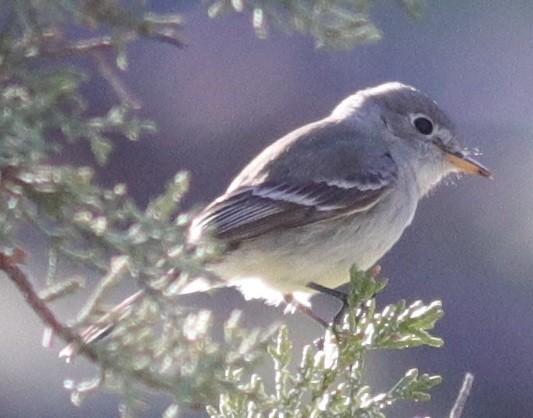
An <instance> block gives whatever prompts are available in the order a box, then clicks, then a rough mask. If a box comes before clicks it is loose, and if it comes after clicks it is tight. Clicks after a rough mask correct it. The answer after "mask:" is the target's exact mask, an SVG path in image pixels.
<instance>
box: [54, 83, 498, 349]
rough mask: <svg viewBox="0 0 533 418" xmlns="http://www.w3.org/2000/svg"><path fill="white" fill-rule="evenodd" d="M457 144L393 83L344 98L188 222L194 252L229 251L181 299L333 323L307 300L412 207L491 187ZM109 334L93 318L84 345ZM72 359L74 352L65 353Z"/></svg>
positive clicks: (432, 106)
mask: <svg viewBox="0 0 533 418" xmlns="http://www.w3.org/2000/svg"><path fill="white" fill-rule="evenodd" d="M457 137H458V135H457V133H456V128H455V126H454V124H453V123H452V121H451V119H450V118H449V117H448V116H447V115H446V113H444V111H442V110H441V109H440V108H439V106H438V105H437V104H436V102H435V101H434V100H432V99H431V98H430V97H428V96H427V95H425V94H424V93H422V92H421V91H419V90H417V89H416V88H414V87H412V86H410V85H406V84H403V83H400V82H388V83H384V84H380V85H378V86H374V87H369V88H366V89H362V90H359V91H357V92H356V93H354V94H352V95H350V96H348V97H347V98H345V99H344V100H342V101H341V102H340V103H339V104H338V105H337V106H336V107H335V108H334V109H333V111H332V112H331V114H329V115H328V116H326V117H325V118H323V119H321V120H318V121H316V122H312V123H309V124H307V125H305V126H302V127H300V128H298V129H296V130H294V131H292V132H290V133H288V134H287V135H285V136H283V137H282V138H280V139H278V140H277V141H275V142H274V143H272V144H271V145H269V146H268V147H266V148H265V149H264V150H263V151H262V152H260V153H259V154H258V155H257V156H256V157H255V158H253V159H252V160H251V162H250V163H249V164H248V165H247V166H245V167H244V169H243V170H242V171H241V172H240V173H239V174H238V175H237V176H236V177H235V179H234V180H233V181H232V182H231V184H230V185H229V187H228V189H227V190H226V191H225V192H224V193H223V194H222V195H221V196H219V197H218V198H216V199H215V200H214V201H213V202H212V203H210V204H209V205H207V206H206V207H205V208H204V209H203V210H202V211H200V212H199V213H198V214H197V215H196V216H195V217H194V219H193V220H192V222H191V226H190V229H189V233H188V241H189V245H190V246H192V247H194V246H197V245H199V244H200V243H201V242H202V241H203V240H204V239H206V238H208V237H209V238H213V237H214V238H215V239H217V240H219V241H221V242H222V243H224V244H225V245H224V246H225V251H224V253H223V254H221V256H220V257H218V258H217V260H216V261H213V262H212V263H211V264H210V265H208V266H207V269H208V270H209V271H210V272H212V273H214V275H215V277H216V279H215V280H214V281H213V280H209V281H202V280H201V279H199V281H198V283H194V282H193V283H192V285H191V286H190V287H189V289H192V290H185V289H184V291H183V293H188V292H191V291H198V290H200V291H201V290H207V289H208V288H211V287H213V286H217V287H218V286H220V285H224V286H235V287H237V288H238V289H239V290H240V291H241V292H242V293H243V295H244V296H245V298H247V299H253V298H261V299H263V300H265V301H266V302H267V303H270V304H274V305H279V304H280V303H282V302H287V303H291V304H292V303H294V304H295V305H296V306H297V307H299V308H301V309H300V310H301V311H302V312H304V313H306V314H308V315H309V316H311V317H312V318H313V319H316V320H317V321H318V322H320V323H321V324H322V325H324V326H328V323H327V322H326V321H324V320H322V319H321V318H319V317H317V316H316V315H315V314H314V313H313V312H312V310H310V309H309V307H310V302H309V299H310V297H311V296H313V295H314V294H316V293H317V292H322V293H328V294H330V295H333V296H335V297H338V298H339V299H341V300H343V295H344V294H343V293H342V292H339V291H336V290H335V288H337V287H339V286H341V285H342V284H344V283H346V282H348V280H349V271H350V268H351V267H352V266H355V268H356V269H358V270H360V271H366V270H368V269H370V268H371V267H372V266H374V265H375V264H376V263H377V262H378V261H379V260H380V259H381V258H382V257H383V256H384V255H385V254H386V253H387V252H388V251H389V250H390V249H391V248H392V246H393V245H394V244H395V243H396V242H397V241H398V240H399V239H400V237H401V236H402V234H403V232H404V230H405V229H406V228H407V227H408V226H409V225H410V224H411V222H412V220H413V217H414V215H415V212H416V208H417V205H418V202H419V200H420V199H421V198H423V197H424V196H426V195H427V194H428V192H429V191H430V190H432V189H433V188H434V187H435V186H436V185H437V184H438V183H439V182H440V181H441V180H442V179H443V178H445V177H446V176H448V175H449V174H451V173H465V174H475V175H480V176H482V177H488V178H492V174H491V172H490V171H489V170H488V169H487V168H486V167H484V166H483V165H482V164H481V163H479V162H478V161H476V160H475V159H473V158H472V157H471V156H470V153H469V152H468V151H467V150H466V149H465V148H463V147H462V146H461V145H460V144H459V141H458V139H457ZM142 295H143V291H142V290H141V291H138V292H137V293H135V294H134V295H132V296H131V297H129V298H128V299H126V300H125V301H123V302H122V303H121V304H119V305H117V307H116V308H114V309H113V310H112V311H111V313H112V314H113V315H108V316H110V317H111V316H112V317H114V318H116V317H119V316H120V315H119V314H120V313H121V312H122V311H125V310H127V309H129V307H130V306H131V305H132V304H133V303H135V302H136V301H138V300H139V299H140V298H141V297H142ZM345 306H346V301H345V300H343V308H345ZM343 308H341V310H340V311H339V312H338V313H337V315H335V318H334V321H333V322H335V320H338V319H339V317H340V314H341V313H342V312H343ZM113 326H114V324H113V323H112V322H109V321H107V320H102V321H98V323H97V324H95V325H93V326H91V327H89V328H87V329H86V330H85V331H84V333H82V335H81V338H82V340H83V341H84V342H85V343H89V342H92V341H97V340H99V339H101V338H103V336H105V335H107V334H108V333H109V331H110V330H112V328H113ZM75 352H76V348H75V347H74V346H73V345H72V344H71V345H69V346H68V347H67V348H66V349H64V350H63V351H62V352H61V353H60V356H66V357H70V356H71V355H73V354H74V353H75Z"/></svg>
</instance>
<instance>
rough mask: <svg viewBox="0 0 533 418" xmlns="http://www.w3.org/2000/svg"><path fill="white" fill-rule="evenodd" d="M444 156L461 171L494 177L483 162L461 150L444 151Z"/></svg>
mask: <svg viewBox="0 0 533 418" xmlns="http://www.w3.org/2000/svg"><path fill="white" fill-rule="evenodd" d="M444 156H445V158H446V160H448V161H449V162H450V163H452V164H453V165H454V166H455V167H457V168H458V169H459V171H461V172H463V173H467V174H478V175H480V176H483V177H488V178H490V179H492V178H493V176H492V173H491V172H490V171H489V170H488V169H487V168H486V167H484V166H483V165H482V164H480V163H478V162H477V161H476V160H474V159H473V158H470V157H468V156H466V155H465V154H463V153H462V152H460V151H449V150H445V151H444Z"/></svg>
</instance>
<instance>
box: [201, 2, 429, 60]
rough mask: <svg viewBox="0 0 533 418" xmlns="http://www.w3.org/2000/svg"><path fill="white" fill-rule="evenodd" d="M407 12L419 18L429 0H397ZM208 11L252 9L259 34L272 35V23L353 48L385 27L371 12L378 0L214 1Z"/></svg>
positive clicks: (325, 44)
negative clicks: (380, 24)
mask: <svg viewBox="0 0 533 418" xmlns="http://www.w3.org/2000/svg"><path fill="white" fill-rule="evenodd" d="M396 2H397V3H398V4H399V5H400V6H401V7H402V9H403V10H405V12H406V13H407V14H408V15H409V16H411V17H412V18H414V19H419V18H420V17H421V16H422V15H423V13H424V9H425V0H396ZM208 3H210V5H209V9H208V13H209V16H211V17H219V16H222V15H224V14H225V13H228V12H230V11H232V10H233V11H237V12H243V11H245V10H248V11H251V12H252V16H253V17H252V21H253V26H254V29H255V33H256V35H257V36H258V37H259V38H262V39H264V38H266V37H267V36H268V32H269V29H268V26H269V24H270V23H274V24H275V25H277V26H279V27H281V28H282V29H285V30H295V31H297V32H301V33H305V34H310V35H311V36H313V37H314V38H315V43H316V46H317V47H318V48H333V49H349V48H353V47H354V46H357V45H364V44H370V43H374V42H377V41H379V40H381V38H382V36H383V34H382V32H381V30H380V29H379V28H378V27H377V26H376V25H375V24H374V23H373V22H372V20H371V19H370V17H369V14H368V11H369V9H370V8H371V7H372V6H373V5H374V3H377V1H376V0H329V1H325V0H285V1H281V0H247V1H244V0H210V1H209V2H208Z"/></svg>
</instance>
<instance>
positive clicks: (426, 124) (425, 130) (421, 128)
mask: <svg viewBox="0 0 533 418" xmlns="http://www.w3.org/2000/svg"><path fill="white" fill-rule="evenodd" d="M413 125H415V128H416V130H417V131H418V132H420V133H421V134H422V135H431V134H432V133H433V122H431V121H430V120H429V119H428V118H425V117H424V116H418V117H417V118H415V119H413Z"/></svg>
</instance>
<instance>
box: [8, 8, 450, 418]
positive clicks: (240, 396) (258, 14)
mask: <svg viewBox="0 0 533 418" xmlns="http://www.w3.org/2000/svg"><path fill="white" fill-rule="evenodd" d="M372 3H373V2H372V1H347V0H345V1H340V0H338V1H331V2H325V1H316V0H315V1H267V0H263V1H259V0H258V1H246V2H241V1H231V2H229V1H216V2H211V5H210V7H209V13H210V14H211V15H213V16H214V15H218V14H219V13H220V12H222V11H223V10H226V9H231V8H233V9H235V10H244V9H246V8H247V9H250V10H252V11H253V19H254V25H255V27H256V30H258V34H259V35H260V36H264V35H266V26H265V24H266V21H267V20H268V21H273V22H276V23H277V24H280V25H281V26H282V27H285V28H292V29H296V30H299V31H302V32H305V33H310V34H312V35H313V36H314V37H315V39H316V40H317V44H318V45H319V46H330V47H349V46H353V45H354V44H359V43H366V42H370V41H374V40H377V39H378V38H379V36H381V35H380V32H379V30H378V29H377V28H376V27H375V26H374V25H373V24H372V23H371V22H370V21H369V19H368V16H367V14H366V11H367V9H368V8H369V7H370V5H371V4H372ZM400 3H401V4H402V5H403V7H405V8H406V10H407V11H408V12H409V13H410V14H412V15H413V16H415V17H416V16H419V14H420V10H421V9H420V5H421V4H422V2H421V1H412V0H411V1H407V0H404V1H400ZM0 16H2V18H0V253H1V254H0V255H2V256H4V257H3V258H2V260H3V261H4V262H6V260H8V261H9V262H10V263H11V264H14V265H16V264H19V263H21V262H23V261H24V259H25V258H26V257H30V258H31V259H32V260H35V259H37V260H38V259H39V255H38V254H25V252H24V251H23V250H22V249H21V248H23V247H24V246H25V244H27V243H26V242H24V241H23V240H22V238H21V236H19V235H18V234H17V230H18V228H19V227H20V226H22V225H23V226H25V227H26V228H31V230H32V233H38V234H40V237H41V238H43V241H45V242H46V248H45V251H46V252H47V253H48V271H47V272H46V273H45V274H43V275H42V278H43V280H42V282H41V283H40V285H41V286H42V287H43V288H44V289H43V290H42V291H41V292H40V293H39V294H38V296H35V297H34V298H33V299H32V297H28V298H27V299H28V300H29V301H31V300H34V301H33V302H30V303H33V305H32V307H33V308H34V310H35V311H36V312H37V314H38V315H39V316H40V317H41V318H42V319H43V321H44V322H45V323H46V325H47V326H50V327H52V328H54V327H55V328H54V331H55V332H56V333H58V334H59V335H60V336H62V337H63V338H65V339H66V340H67V342H69V343H72V344H71V345H69V347H67V349H66V350H65V351H64V353H65V354H66V355H67V356H72V355H73V354H74V353H76V352H79V353H80V355H85V356H86V357H87V358H89V359H90V360H92V361H93V362H95V364H96V366H97V372H96V377H91V378H89V379H87V380H86V381H82V382H74V381H73V380H70V379H69V380H66V381H65V388H66V389H67V390H69V391H70V392H71V399H72V402H73V403H74V404H76V405H79V404H80V403H81V402H82V400H83V398H84V397H85V396H86V395H88V394H90V393H93V392H97V391H100V390H105V391H110V392H113V393H117V394H118V395H119V396H120V398H121V400H122V404H121V414H122V415H123V416H131V415H132V414H134V412H135V411H136V409H137V408H138V407H139V406H140V405H141V402H140V400H141V399H142V398H143V394H144V393H145V392H146V391H147V390H157V391H160V392H163V393H166V394H168V395H169V396H170V398H171V401H170V405H169V406H168V408H167V410H166V411H165V413H164V415H163V416H164V417H168V418H170V417H173V416H177V415H178V414H179V410H180V409H187V408H192V409H203V408H206V406H207V405H210V406H207V409H208V411H209V414H210V415H211V416H213V417H236V416H239V417H241V416H249V417H256V416H262V415H261V414H263V413H268V414H269V415H270V416H272V417H274V416H283V414H285V415H286V416H295V417H299V416H302V417H304V416H306V417H316V416H324V417H327V416H346V417H353V416H361V417H381V416H384V415H383V413H384V412H383V411H384V410H385V408H387V407H388V406H390V405H391V404H392V403H393V402H395V401H397V400H413V401H422V400H427V399H428V398H429V395H428V390H429V389H430V388H431V387H432V386H434V385H435V384H437V383H438V382H439V380H440V379H439V378H438V377H436V376H428V375H425V374H424V375H419V374H418V372H417V371H416V370H410V371H408V372H407V373H406V374H405V376H404V377H402V378H401V379H400V380H399V381H398V383H397V384H396V385H395V386H394V387H392V388H391V389H390V390H388V391H387V392H384V393H378V394H373V392H374V391H373V390H372V389H371V388H370V387H369V385H368V381H367V380H368V377H367V376H366V375H365V372H366V370H365V357H366V354H367V353H368V352H369V351H375V350H383V349H403V348H411V347H417V346H420V345H429V346H434V347H438V346H440V345H441V344H442V341H441V340H440V339H438V338H435V337H433V336H432V335H430V334H429V332H428V330H431V329H432V327H433V326H434V324H435V322H436V321H437V320H438V319H439V318H440V316H441V315H442V310H441V307H440V303H439V302H434V303H431V304H429V305H424V304H423V303H422V302H414V303H412V304H410V305H408V304H406V303H405V302H403V301H402V302H400V303H398V304H395V305H389V306H386V307H385V308H382V309H378V307H377V305H376V301H375V299H374V297H375V295H376V294H378V293H379V292H381V291H382V290H383V288H384V286H385V283H384V282H382V281H379V280H377V279H375V278H374V277H373V276H371V275H368V274H363V273H358V272H356V271H352V272H351V277H352V285H351V291H350V295H349V304H350V310H349V311H348V313H347V315H346V317H345V318H344V319H343V321H342V324H341V326H340V327H339V328H336V329H334V330H333V329H332V330H329V331H328V332H327V333H326V335H325V337H324V340H323V346H322V347H316V346H312V345H310V346H307V347H304V348H303V350H302V349H300V348H298V347H293V343H292V342H291V339H290V337H289V334H288V331H287V329H286V328H284V327H282V328H281V329H280V328H279V327H273V328H270V329H257V330H249V329H247V328H245V327H244V326H242V325H241V322H240V320H239V315H238V314H237V313H234V314H233V315H232V316H231V317H230V318H229V319H228V320H226V321H225V323H224V332H223V336H222V337H220V338H215V337H213V331H214V330H213V324H214V323H216V322H215V321H213V319H212V317H211V313H210V312H209V311H207V310H200V311H198V310H197V309H193V308H188V307H184V306H182V305H181V304H180V303H179V298H178V295H179V294H180V293H181V292H182V291H183V290H184V289H185V288H187V286H189V285H191V284H193V283H196V280H197V279H202V280H203V281H207V282H209V281H210V280H211V279H213V278H212V277H210V274H209V272H208V271H205V265H206V264H207V263H208V262H209V261H210V260H212V259H213V257H217V256H218V255H219V250H220V248H219V245H218V244H217V243H213V242H210V241H206V242H204V243H202V244H201V245H199V246H197V247H194V248H191V247H190V246H189V245H187V242H186V231H187V228H188V224H189V221H190V216H189V214H187V213H183V212H182V210H181V207H180V200H181V198H182V197H183V195H184V193H186V191H187V189H188V176H187V174H186V173H178V174H176V176H175V177H174V179H172V181H170V182H169V184H168V185H167V187H166V190H165V191H164V192H163V193H162V194H161V195H160V196H157V197H155V198H154V199H153V200H152V202H151V203H150V204H149V205H148V206H147V207H146V208H140V207H139V206H138V205H137V204H136V203H135V202H134V201H133V200H132V199H131V198H130V197H129V196H128V193H127V187H126V185H124V184H117V185H115V186H114V187H112V188H110V189H105V188H102V187H100V186H99V185H98V184H97V183H96V182H95V181H94V173H93V169H91V168H89V167H77V166H72V165H68V164H66V163H61V164H60V163H57V164H52V163H51V161H54V159H55V161H57V155H58V153H59V152H60V151H61V149H62V148H63V147H64V145H65V143H72V142H75V141H88V143H89V144H90V147H91V149H92V151H93V153H94V157H95V160H96V162H97V163H98V164H105V163H106V162H107V160H108V157H109V155H110V153H111V152H112V141H113V137H114V136H116V135H122V136H124V137H127V138H129V139H131V140H137V139H139V138H140V137H141V136H142V135H144V134H145V133H150V132H154V131H155V126H154V123H153V122H152V121H149V120H144V119H141V118H139V117H138V114H137V110H138V109H139V107H140V103H139V102H138V100H137V99H136V98H135V97H134V96H133V95H132V94H131V93H130V92H129V91H128V89H127V88H126V86H124V85H123V84H122V82H121V80H120V77H119V76H118V75H117V71H118V72H120V71H121V70H123V69H125V68H126V67H127V66H128V57H127V46H128V44H129V43H131V42H132V41H134V40H136V39H138V38H149V39H155V40H157V41H162V42H167V43H170V44H173V45H176V46H178V47H179V46H182V44H183V43H182V41H181V39H180V37H179V36H178V33H177V31H178V30H179V28H180V27H181V24H182V20H181V18H180V17H179V16H176V15H156V14H154V13H151V12H149V11H148V10H147V9H146V7H145V5H144V2H143V1H140V0H139V1H138V2H137V1H136V2H118V1H116V0H86V1H82V0H76V1H66V0H47V1H43V0H23V1H18V0H17V1H15V0H8V1H5V2H3V3H2V5H1V6H0ZM72 27H77V28H78V29H80V28H81V29H82V31H81V32H80V33H84V34H86V36H89V37H88V38H84V39H70V38H69V37H68V36H67V33H69V30H67V29H71V28H72ZM79 55H84V56H87V57H89V58H90V59H91V62H92V63H93V65H94V67H92V68H87V67H85V68H80V67H77V66H75V65H74V62H75V61H72V60H71V57H73V56H79ZM110 56H111V58H112V59H111V60H110V61H111V63H108V62H107V61H108V60H109V57H110ZM94 72H97V73H98V74H99V75H100V76H101V77H102V78H103V79H105V80H106V81H107V82H108V83H109V87H110V91H113V92H114V93H115V95H116V103H115V104H114V105H112V106H111V108H110V109H108V110H107V111H106V112H104V114H102V115H96V116H95V115H90V116H89V115H88V114H87V108H88V103H87V101H86V99H85V97H84V96H83V94H82V87H83V85H84V83H86V81H87V80H88V79H89V78H90V77H91V76H92V74H93V73H94ZM65 266H67V267H68V268H69V271H73V270H74V271H76V272H77V273H76V275H75V276H74V277H64V274H63V273H62V272H63V271H64V268H65ZM8 270H9V269H6V268H5V267H4V271H6V273H8V274H9V272H8ZM12 274H13V273H12ZM87 275H91V276H92V277H93V276H94V275H97V276H98V277H99V280H94V279H93V280H91V281H89V280H84V277H85V276H87ZM15 276H16V275H14V274H13V277H12V280H13V281H15V282H16V281H17V280H20V277H19V278H17V277H18V276H17V277H15ZM89 283H93V287H92V288H91V289H89V295H88V296H87V299H86V300H85V303H84V304H83V306H81V307H80V308H79V310H77V311H75V312H72V314H71V320H70V322H69V324H68V326H67V325H62V324H60V323H58V321H54V317H53V313H52V311H51V309H49V308H48V309H44V308H43V306H45V307H47V306H50V305H51V304H52V303H53V302H54V301H56V300H58V299H61V298H65V297H68V295H70V294H72V293H76V292H77V291H78V290H79V289H80V288H81V287H83V286H84V285H85V286H86V285H88V284H89ZM94 283H96V284H94ZM122 283H128V284H130V287H131V284H132V283H133V284H135V285H136V286H137V288H138V291H137V293H135V294H134V295H133V296H132V297H131V298H129V299H127V300H125V301H123V302H122V303H121V304H120V305H118V306H117V307H111V306H112V305H110V302H111V300H112V299H113V292H114V290H115V289H116V288H117V287H119V286H120V285H121V284H122ZM18 284H20V283H18ZM19 287H21V288H24V286H19ZM25 289H26V290H25V292H26V293H25V295H24V296H32V295H31V294H30V293H29V292H30V291H31V289H29V288H28V286H26V287H25ZM35 299H36V300H37V301H38V302H41V304H39V303H35ZM87 327H89V328H87ZM84 330H85V331H84ZM276 331H277V336H276V338H275V341H274V342H273V335H274V333H276ZM78 334H80V335H81V336H82V337H83V338H86V339H91V338H94V339H95V340H99V341H95V342H93V343H90V344H87V345H83V344H80V343H81V341H80V340H79V339H77V338H73V337H72V335H74V336H77V335H78ZM106 334H107V335H106ZM104 335H106V336H105V338H101V337H103V336H104ZM267 347H268V349H267ZM300 351H301V360H300V364H299V365H298V366H297V365H295V364H294V363H293V361H292V359H293V358H294V357H296V356H300V355H299V354H295V353H299V352H300ZM267 356H270V357H271V358H272V360H273V362H274V381H273V382H272V385H273V389H272V390H271V389H269V387H270V386H272V385H271V384H270V382H269V378H268V377H265V376H261V375H259V374H258V372H257V366H258V364H259V363H260V362H261V361H262V360H264V358H265V357H267Z"/></svg>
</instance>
